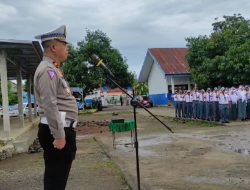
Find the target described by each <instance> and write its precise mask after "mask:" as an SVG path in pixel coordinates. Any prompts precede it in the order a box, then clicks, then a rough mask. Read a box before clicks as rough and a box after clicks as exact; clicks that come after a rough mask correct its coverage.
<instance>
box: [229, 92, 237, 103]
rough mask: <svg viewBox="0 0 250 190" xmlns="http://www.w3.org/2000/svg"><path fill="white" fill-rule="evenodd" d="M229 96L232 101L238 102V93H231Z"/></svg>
mask: <svg viewBox="0 0 250 190" xmlns="http://www.w3.org/2000/svg"><path fill="white" fill-rule="evenodd" d="M229 97H230V100H231V101H232V104H237V100H238V97H237V95H236V93H231V94H230V95H229Z"/></svg>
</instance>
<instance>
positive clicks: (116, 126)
mask: <svg viewBox="0 0 250 190" xmlns="http://www.w3.org/2000/svg"><path fill="white" fill-rule="evenodd" d="M108 127H109V129H110V131H111V132H112V135H113V147H114V148H116V145H117V143H116V142H115V139H116V136H115V133H121V132H128V131H130V132H131V133H130V134H131V143H126V144H131V145H132V146H133V144H134V137H133V134H134V129H135V122H134V121H132V120H127V121H124V122H122V121H121V122H117V121H112V122H110V124H109V125H108Z"/></svg>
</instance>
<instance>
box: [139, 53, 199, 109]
mask: <svg viewBox="0 0 250 190" xmlns="http://www.w3.org/2000/svg"><path fill="white" fill-rule="evenodd" d="M187 51H188V49H187V48H150V49H148V51H147V54H146V57H145V59H144V63H143V66H142V69H141V71H140V74H139V79H138V81H139V82H145V83H147V84H148V88H149V95H150V97H151V99H152V100H153V102H154V104H155V105H167V104H168V99H169V97H168V96H171V93H172V92H174V91H175V90H177V89H183V90H187V89H191V87H192V86H194V83H193V82H192V81H191V74H190V69H189V65H188V62H187V60H186V55H187Z"/></svg>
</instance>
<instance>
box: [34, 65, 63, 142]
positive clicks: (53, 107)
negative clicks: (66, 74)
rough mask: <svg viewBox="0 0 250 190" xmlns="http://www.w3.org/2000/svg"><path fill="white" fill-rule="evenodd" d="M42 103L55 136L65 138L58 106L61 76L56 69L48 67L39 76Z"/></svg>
mask: <svg viewBox="0 0 250 190" xmlns="http://www.w3.org/2000/svg"><path fill="white" fill-rule="evenodd" d="M38 86H39V90H40V98H41V104H42V107H43V109H44V114H45V116H46V118H47V121H48V124H49V128H50V130H51V133H52V135H53V136H54V138H65V132H64V128H63V122H62V121H61V115H60V112H59V110H58V107H57V88H58V87H59V77H58V75H57V73H56V71H55V70H53V69H47V70H45V71H44V72H43V73H41V76H40V77H39V81H38Z"/></svg>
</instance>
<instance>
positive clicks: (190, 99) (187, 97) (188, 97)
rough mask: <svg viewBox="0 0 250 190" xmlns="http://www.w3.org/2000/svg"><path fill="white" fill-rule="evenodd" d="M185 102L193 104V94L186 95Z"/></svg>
mask: <svg viewBox="0 0 250 190" xmlns="http://www.w3.org/2000/svg"><path fill="white" fill-rule="evenodd" d="M184 100H185V102H192V96H191V94H186V95H185V97H184Z"/></svg>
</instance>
